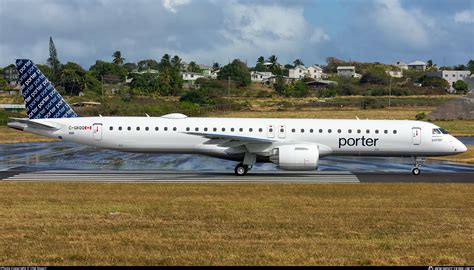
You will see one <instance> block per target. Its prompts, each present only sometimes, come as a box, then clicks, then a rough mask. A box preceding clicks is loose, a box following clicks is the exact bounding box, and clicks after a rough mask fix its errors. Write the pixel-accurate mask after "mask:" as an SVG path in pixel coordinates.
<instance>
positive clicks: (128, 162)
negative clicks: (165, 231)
mask: <svg viewBox="0 0 474 270" xmlns="http://www.w3.org/2000/svg"><path fill="white" fill-rule="evenodd" d="M463 138H464V139H463ZM463 138H461V140H462V141H463V142H464V143H466V144H471V145H472V144H474V137H463ZM235 164H236V162H234V161H227V160H220V159H216V158H211V157H205V156H198V155H183V154H179V155H171V154H166V155H164V154H134V153H123V152H117V151H111V150H101V149H97V148H93V147H88V146H83V145H79V144H75V143H69V142H41V143H19V144H3V145H0V170H6V169H10V168H13V167H21V168H22V169H24V170H33V171H34V170H98V171H100V170H104V171H105V170H107V171H108V170H130V171H132V170H167V171H233V170H234V166H235ZM412 166H413V162H412V159H410V158H378V157H377V158H375V157H325V158H323V159H321V161H320V166H319V170H321V171H351V172H382V171H383V172H409V171H411V168H412ZM254 168H255V170H259V171H274V170H277V167H276V165H274V164H257V165H255V167H254ZM422 168H423V170H424V171H428V172H474V165H468V164H462V163H454V162H445V161H434V160H433V161H431V160H428V161H426V162H425V164H424V165H423V167H422Z"/></svg>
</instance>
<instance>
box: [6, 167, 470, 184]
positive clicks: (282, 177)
mask: <svg viewBox="0 0 474 270" xmlns="http://www.w3.org/2000/svg"><path fill="white" fill-rule="evenodd" d="M0 179H1V180H2V181H57V182H114V183H115V182H117V183H121V182H126V183H133V182H149V183H314V184H316V183H359V182H383V183H390V182H405V183H416V182H427V183H474V173H425V174H421V175H418V176H414V175H411V174H409V173H351V172H340V171H337V172H329V171H324V172H281V171H275V172H252V173H249V174H248V175H246V176H244V177H242V176H234V175H233V174H231V173H228V172H215V171H212V172H189V171H180V172H176V171H173V172H171V171H123V172H119V171H99V172H98V171H73V170H57V171H35V172H25V171H21V170H18V169H14V168H13V169H8V170H3V171H0Z"/></svg>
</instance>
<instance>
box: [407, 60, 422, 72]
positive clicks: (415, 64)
mask: <svg viewBox="0 0 474 270" xmlns="http://www.w3.org/2000/svg"><path fill="white" fill-rule="evenodd" d="M408 68H410V69H414V70H418V71H425V70H426V63H425V62H423V61H415V62H411V63H410V64H408Z"/></svg>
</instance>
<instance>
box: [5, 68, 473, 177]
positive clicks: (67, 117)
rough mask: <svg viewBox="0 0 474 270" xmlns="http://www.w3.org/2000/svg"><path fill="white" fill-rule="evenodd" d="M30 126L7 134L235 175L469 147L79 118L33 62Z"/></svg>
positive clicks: (317, 131)
mask: <svg viewBox="0 0 474 270" xmlns="http://www.w3.org/2000/svg"><path fill="white" fill-rule="evenodd" d="M16 66H17V70H18V72H19V76H20V81H21V88H22V95H23V97H24V99H25V104H26V108H27V112H28V118H12V121H11V122H9V123H8V126H9V127H11V128H15V129H19V130H22V131H26V132H31V133H34V134H39V135H43V136H47V137H50V138H59V139H61V140H65V141H71V142H76V143H81V144H85V145H89V146H94V147H98V148H104V149H112V150H117V151H125V152H139V153H175V154H176V153H178V154H198V155H206V156H211V157H217V158H221V159H227V160H234V161H237V162H238V164H237V165H236V167H235V174H236V175H245V174H247V172H248V171H249V170H250V169H251V168H252V166H253V165H254V164H255V163H257V162H273V163H275V164H277V165H278V167H279V168H280V169H282V170H302V171H309V170H317V168H318V162H319V159H320V158H323V157H326V156H330V155H339V156H383V157H412V158H414V163H415V165H414V168H413V170H412V173H413V174H414V175H418V174H420V169H419V166H420V162H419V161H420V160H419V158H420V157H429V156H446V155H455V154H459V153H463V152H465V151H466V150H467V149H466V146H465V145H464V144H462V143H461V142H460V141H459V140H457V139H456V138H454V137H453V136H451V135H449V134H448V133H447V132H446V131H445V130H443V129H442V128H440V127H438V126H436V125H433V124H431V123H427V122H421V121H409V120H322V119H283V118H276V119H267V118H265V119H262V118H251V119H249V118H195V117H187V116H185V115H183V114H179V113H174V114H168V115H164V116H161V117H78V116H77V114H76V113H75V112H74V111H73V110H72V109H71V107H70V106H69V105H68V104H67V103H66V101H64V99H63V98H62V97H61V95H60V94H59V93H58V92H57V91H56V90H55V89H54V87H53V85H52V84H51V83H50V82H49V80H48V79H47V78H46V77H45V76H44V75H43V74H42V73H41V72H40V70H39V69H38V68H37V67H36V66H35V65H34V64H33V62H32V61H31V60H17V61H16Z"/></svg>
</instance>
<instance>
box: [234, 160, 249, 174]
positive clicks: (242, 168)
mask: <svg viewBox="0 0 474 270" xmlns="http://www.w3.org/2000/svg"><path fill="white" fill-rule="evenodd" d="M248 171H249V168H248V166H247V165H244V164H242V163H239V164H237V166H235V170H234V172H235V175H237V176H244V175H246V174H247V172H248Z"/></svg>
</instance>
